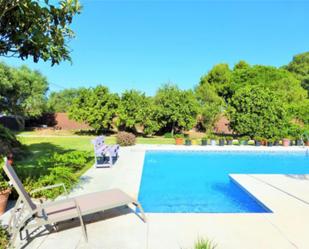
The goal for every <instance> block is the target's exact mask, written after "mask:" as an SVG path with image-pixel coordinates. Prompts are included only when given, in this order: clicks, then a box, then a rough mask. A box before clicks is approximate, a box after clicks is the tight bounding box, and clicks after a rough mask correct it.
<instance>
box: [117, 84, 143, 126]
mask: <svg viewBox="0 0 309 249" xmlns="http://www.w3.org/2000/svg"><path fill="white" fill-rule="evenodd" d="M147 104H148V103H147V98H146V96H145V94H144V93H141V92H139V91H136V90H130V91H125V92H124V93H123V94H122V96H121V99H120V104H119V108H118V118H119V125H120V126H122V127H124V128H125V129H133V128H135V126H136V125H138V124H141V123H142V122H143V120H144V118H145V109H146V108H145V107H146V105H147Z"/></svg>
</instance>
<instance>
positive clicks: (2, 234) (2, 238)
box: [0, 223, 9, 249]
mask: <svg viewBox="0 0 309 249" xmlns="http://www.w3.org/2000/svg"><path fill="white" fill-rule="evenodd" d="M8 245H9V233H8V231H7V230H6V229H5V228H4V227H3V226H2V224H1V223H0V248H3V249H4V248H7V247H8Z"/></svg>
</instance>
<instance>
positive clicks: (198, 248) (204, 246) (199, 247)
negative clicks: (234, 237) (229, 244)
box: [194, 238, 217, 249]
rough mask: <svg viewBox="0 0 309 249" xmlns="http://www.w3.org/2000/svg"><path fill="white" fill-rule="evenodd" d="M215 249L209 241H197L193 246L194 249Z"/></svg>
mask: <svg viewBox="0 0 309 249" xmlns="http://www.w3.org/2000/svg"><path fill="white" fill-rule="evenodd" d="M216 247H217V245H216V244H214V243H213V242H212V241H211V240H208V239H201V238H200V239H198V240H197V241H196V242H195V244H194V249H215V248H216Z"/></svg>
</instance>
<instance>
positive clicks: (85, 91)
mask: <svg viewBox="0 0 309 249" xmlns="http://www.w3.org/2000/svg"><path fill="white" fill-rule="evenodd" d="M118 104H119V97H118V95H117V94H113V93H110V92H109V90H108V88H107V87H105V86H97V87H95V88H81V89H80V91H79V93H78V96H77V97H76V98H75V99H74V100H73V103H72V105H71V107H70V108H69V117H70V118H72V119H74V120H76V121H82V122H86V123H88V124H89V125H90V126H91V127H93V128H94V129H95V131H97V132H99V131H104V130H109V129H110V128H111V126H112V124H113V119H114V118H115V117H116V114H117V108H118Z"/></svg>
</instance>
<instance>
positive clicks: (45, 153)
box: [16, 136, 174, 178]
mask: <svg viewBox="0 0 309 249" xmlns="http://www.w3.org/2000/svg"><path fill="white" fill-rule="evenodd" d="M93 138H94V137H93V136H74V137H63V136H52V137H44V136H36V137H30V136H29V137H26V136H19V137H18V139H19V141H20V142H21V143H22V144H23V145H25V146H26V148H27V149H28V151H29V153H28V156H27V157H25V158H24V159H22V160H19V161H16V167H17V168H18V171H19V173H20V174H22V176H23V178H25V177H27V176H32V177H35V178H36V177H38V176H40V175H42V174H45V173H47V172H48V171H47V169H46V167H44V164H42V163H41V161H42V160H44V159H45V158H49V157H50V156H51V155H53V153H55V152H57V153H59V154H64V153H66V152H69V151H86V152H88V153H89V156H90V157H91V158H92V155H93V154H92V153H93V147H92V143H91V139H93ZM106 143H107V144H112V143H116V138H115V137H106ZM137 143H140V144H173V143H174V139H168V138H160V137H156V138H137ZM91 165H93V159H92V161H90V162H89V163H88V164H87V165H85V166H84V167H83V169H82V170H81V171H79V172H77V175H81V174H82V173H83V172H85V171H86V170H87V169H89V168H90V167H91Z"/></svg>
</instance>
